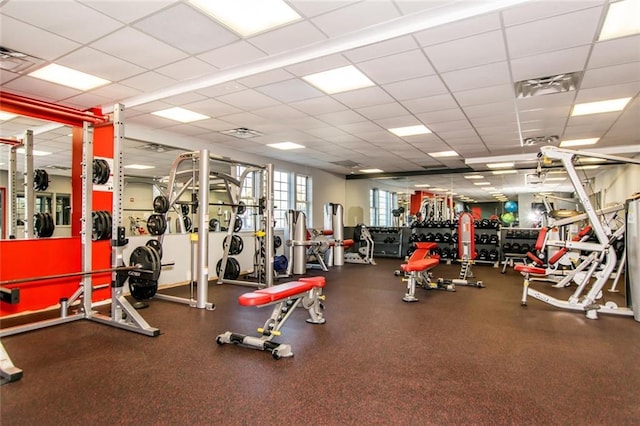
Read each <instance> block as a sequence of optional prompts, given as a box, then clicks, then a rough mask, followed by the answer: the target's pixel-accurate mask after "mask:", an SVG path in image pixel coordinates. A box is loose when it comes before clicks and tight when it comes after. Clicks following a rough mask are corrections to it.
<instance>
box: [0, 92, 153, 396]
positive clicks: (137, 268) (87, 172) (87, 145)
mask: <svg viewBox="0 0 640 426" xmlns="http://www.w3.org/2000/svg"><path fill="white" fill-rule="evenodd" d="M91 123H94V124H101V123H96V122H95V121H91V122H84V125H83V134H82V147H83V152H82V218H81V232H80V238H81V247H82V251H81V253H82V258H81V264H82V271H79V272H71V273H65V274H56V275H49V276H37V277H25V278H14V279H10V280H5V281H0V287H1V288H5V289H8V290H9V291H10V295H11V296H12V298H11V299H10V300H12V301H13V302H14V303H18V302H19V293H16V289H18V291H19V287H16V286H17V285H18V284H24V283H29V282H37V281H46V280H58V279H61V278H69V277H78V278H80V282H79V285H78V288H77V289H76V290H75V292H73V294H71V295H70V296H69V297H65V298H61V299H60V301H59V304H60V316H59V317H58V318H53V319H48V320H44V321H38V322H34V323H30V324H25V325H19V326H14V327H8V328H4V329H2V330H0V337H7V336H11V335H14V334H19V333H23V332H27V331H33V330H38V329H41V328H45V327H50V326H54V325H59V324H64V323H68V322H72V321H77V320H81V319H87V320H91V321H96V322H99V323H101V324H105V325H110V326H113V327H118V328H121V329H124V330H128V331H133V332H136V333H140V334H144V335H146V336H152V337H155V336H158V335H159V334H160V330H159V329H157V328H155V327H151V326H150V325H149V324H148V323H147V322H146V321H145V320H144V318H143V317H142V316H141V315H140V314H139V313H138V312H137V311H136V310H135V309H134V308H133V306H132V305H131V304H130V303H129V302H128V300H127V299H126V298H125V297H124V295H123V286H124V284H125V282H126V281H127V280H130V281H131V280H133V281H134V282H135V283H137V285H142V286H151V287H153V286H156V287H157V280H158V277H159V276H160V270H161V268H162V267H163V266H165V265H163V264H161V263H160V259H159V256H158V254H157V253H156V252H155V250H152V249H150V248H148V247H143V248H140V250H139V253H138V256H135V257H134V256H132V258H131V259H130V264H129V265H125V260H124V259H123V249H124V246H126V245H127V243H128V240H127V239H126V238H125V228H124V226H123V223H122V193H123V187H124V181H123V176H124V174H123V169H122V158H123V155H122V145H123V140H124V107H123V106H122V105H119V104H118V105H115V107H114V111H113V119H112V125H113V131H114V133H113V150H114V151H113V152H114V159H113V163H114V167H113V170H112V173H113V195H112V213H113V214H112V218H111V232H110V235H111V268H105V269H100V270H92V255H93V251H92V236H94V237H95V232H93V231H94V226H93V225H95V221H94V219H93V216H94V215H93V211H92V208H93V204H92V200H93V195H94V194H93V176H94V171H93V165H94V162H93V135H94V126H93V125H92V124H91ZM101 125H104V124H101ZM28 146H29V145H27V147H28ZM27 177H28V176H27ZM31 182H32V180H31ZM31 182H27V185H32V183H31ZM30 212H31V214H33V210H31V211H30ZM27 213H29V211H28V212H27ZM14 217H15V216H14ZM28 218H29V216H28V215H27V216H26V220H25V224H27V222H28V220H27V219H28ZM12 243H15V242H12V241H8V242H6V244H12ZM3 244H5V243H3ZM136 250H137V249H136ZM134 251H135V250H134ZM105 273H111V284H110V288H111V300H110V304H111V310H110V312H111V314H110V316H109V315H105V314H103V313H100V312H98V311H96V310H95V309H94V305H93V302H92V295H93V291H94V290H96V288H98V287H94V286H93V281H92V279H93V276H94V275H96V274H105ZM4 300H5V301H6V299H4ZM5 303H6V302H5ZM72 307H74V308H76V309H72ZM0 376H1V379H2V383H7V382H11V381H16V380H19V379H20V378H21V377H22V371H21V370H20V369H19V368H17V367H15V366H14V365H13V363H12V361H11V359H10V357H9V355H8V353H7V351H6V350H5V349H4V347H3V346H2V344H1V343H0Z"/></svg>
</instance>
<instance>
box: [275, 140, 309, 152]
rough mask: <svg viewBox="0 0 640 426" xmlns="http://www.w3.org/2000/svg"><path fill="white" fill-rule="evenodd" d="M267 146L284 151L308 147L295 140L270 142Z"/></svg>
mask: <svg viewBox="0 0 640 426" xmlns="http://www.w3.org/2000/svg"><path fill="white" fill-rule="evenodd" d="M267 146H269V147H271V148H276V149H281V150H283V151H287V150H289V149H300V148H306V147H305V146H304V145H300V144H297V143H294V142H279V143H270V144H267Z"/></svg>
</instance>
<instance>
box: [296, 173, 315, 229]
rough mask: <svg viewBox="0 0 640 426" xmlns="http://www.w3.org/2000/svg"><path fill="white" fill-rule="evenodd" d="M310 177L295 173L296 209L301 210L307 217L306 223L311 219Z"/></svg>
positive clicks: (310, 221)
mask: <svg viewBox="0 0 640 426" xmlns="http://www.w3.org/2000/svg"><path fill="white" fill-rule="evenodd" d="M310 186H311V178H309V176H302V175H296V210H300V211H303V212H304V214H305V216H306V217H307V224H309V223H312V220H311V197H310V194H311V188H310Z"/></svg>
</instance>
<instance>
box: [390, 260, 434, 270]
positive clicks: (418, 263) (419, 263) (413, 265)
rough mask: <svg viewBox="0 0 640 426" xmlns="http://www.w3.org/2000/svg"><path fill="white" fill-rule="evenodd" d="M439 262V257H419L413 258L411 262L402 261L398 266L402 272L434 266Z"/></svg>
mask: <svg viewBox="0 0 640 426" xmlns="http://www.w3.org/2000/svg"><path fill="white" fill-rule="evenodd" d="M439 263H440V260H439V259H435V258H430V259H420V260H414V261H413V262H409V263H403V264H402V265H400V268H401V269H402V271H404V272H419V271H424V270H427V269H431V268H434V267H435V266H436V265H438V264H439Z"/></svg>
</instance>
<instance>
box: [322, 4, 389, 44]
mask: <svg viewBox="0 0 640 426" xmlns="http://www.w3.org/2000/svg"><path fill="white" fill-rule="evenodd" d="M399 16H400V13H398V10H397V9H396V8H395V7H394V6H393V4H392V3H391V2H386V1H376V0H366V1H362V2H358V3H357V4H352V5H349V6H347V7H343V8H341V9H338V10H334V11H331V12H328V13H325V14H323V15H320V16H317V17H314V18H312V19H311V21H312V22H313V23H314V24H315V25H316V26H317V27H318V28H320V30H322V32H324V33H325V34H327V35H328V36H329V37H336V36H339V35H342V34H346V33H350V32H352V31H357V30H358V29H361V28H366V27H369V26H371V25H375V24H378V23H380V22H384V21H388V20H390V19H393V18H397V17H399Z"/></svg>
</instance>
